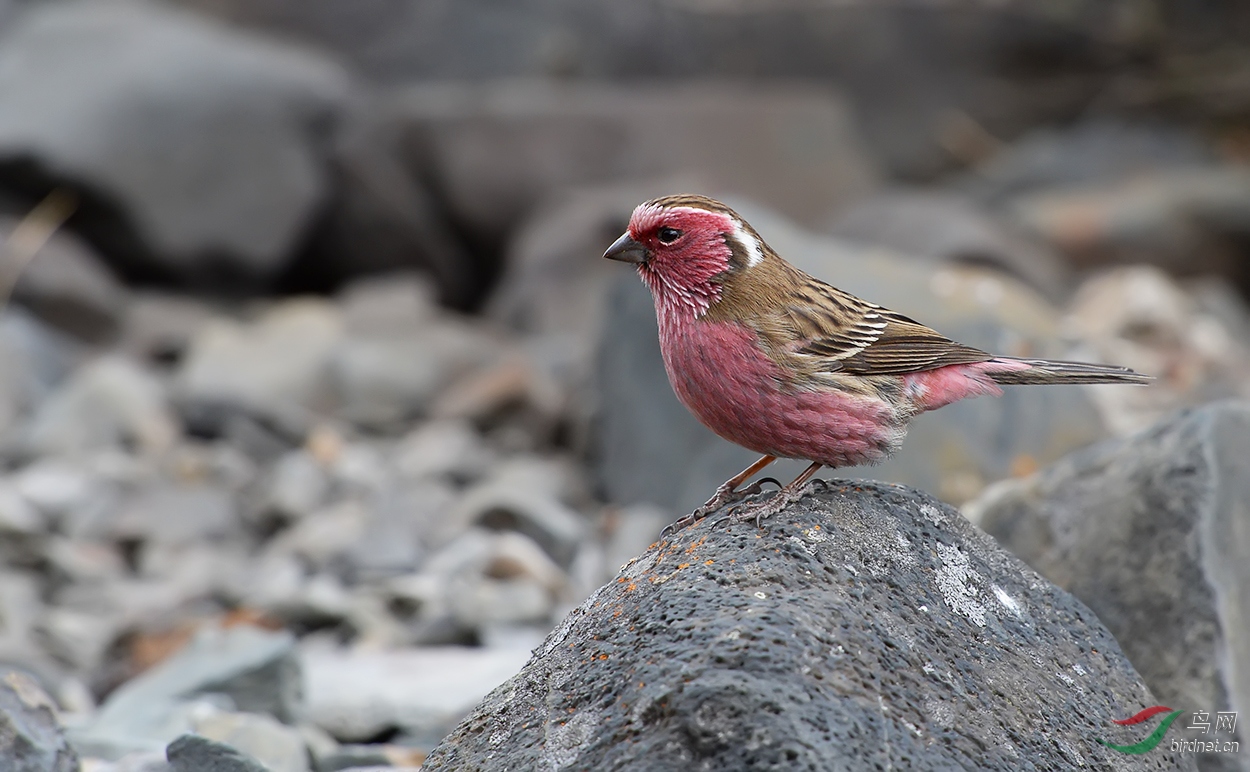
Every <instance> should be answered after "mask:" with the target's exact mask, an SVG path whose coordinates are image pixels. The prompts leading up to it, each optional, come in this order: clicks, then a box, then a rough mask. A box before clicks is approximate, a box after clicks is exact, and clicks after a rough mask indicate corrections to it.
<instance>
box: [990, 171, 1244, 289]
mask: <svg viewBox="0 0 1250 772" xmlns="http://www.w3.org/2000/svg"><path fill="white" fill-rule="evenodd" d="M1248 199H1250V172H1246V171H1243V170H1241V169H1237V168H1229V169H1223V168H1210V167H1190V168H1186V169H1176V170H1168V171H1156V172H1153V173H1148V174H1140V175H1137V176H1135V177H1132V178H1129V179H1124V180H1120V179H1116V180H1109V181H1107V182H1104V183H1102V184H1097V185H1089V184H1086V185H1082V186H1079V187H1073V188H1058V187H1057V188H1047V189H1042V190H1039V191H1037V192H1035V193H1033V194H1031V195H1022V196H1019V197H1017V198H1016V199H1014V200H1012V201H1011V202H1010V203H1009V204H1008V205H1007V206H1006V207H1005V208H1006V212H1007V214H1008V216H1010V217H1011V218H1012V219H1013V220H1014V221H1015V222H1016V223H1018V224H1019V225H1020V227H1022V228H1024V229H1025V230H1026V231H1028V232H1030V233H1032V234H1033V235H1035V236H1036V237H1037V238H1039V239H1041V240H1043V241H1045V242H1046V243H1048V244H1050V245H1052V246H1053V247H1054V248H1055V249H1057V250H1060V251H1062V252H1063V253H1064V254H1065V255H1066V256H1067V258H1068V259H1069V260H1070V261H1071V262H1072V263H1073V264H1075V265H1076V266H1078V267H1081V268H1089V267H1096V266H1102V265H1108V264H1124V263H1149V264H1151V265H1156V266H1159V267H1160V268H1163V269H1165V270H1167V271H1170V272H1173V273H1179V274H1187V275H1202V274H1218V275H1221V276H1224V277H1226V278H1228V279H1229V280H1231V281H1233V282H1235V283H1237V284H1238V285H1240V286H1241V288H1242V289H1243V291H1244V290H1245V289H1247V288H1250V273H1248V272H1247V271H1246V270H1245V267H1244V266H1245V259H1246V251H1245V247H1244V240H1245V234H1246V233H1247V232H1250V204H1247V200H1248Z"/></svg>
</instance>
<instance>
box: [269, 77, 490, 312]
mask: <svg viewBox="0 0 1250 772" xmlns="http://www.w3.org/2000/svg"><path fill="white" fill-rule="evenodd" d="M362 91H364V90H363V89H361V88H360V86H359V84H357V86H356V88H355V89H354V92H353V94H352V98H351V99H350V100H349V104H348V107H347V109H346V110H344V111H343V114H342V115H341V116H339V118H338V121H337V122H336V124H335V126H334V127H333V129H334V135H333V141H332V142H331V143H329V147H328V148H326V150H327V151H328V153H329V156H330V157H329V158H328V159H327V161H328V163H327V165H328V167H329V172H330V194H331V197H330V200H329V201H328V202H326V204H325V207H324V209H323V213H322V214H321V216H320V217H319V218H318V220H317V222H316V224H315V226H314V228H313V230H312V231H311V233H310V234H309V235H308V236H307V238H306V239H305V241H304V249H303V250H302V252H301V254H300V255H299V257H298V259H297V260H296V261H295V262H294V263H293V264H292V265H291V266H290V267H289V269H288V270H287V272H286V274H285V276H284V277H283V284H284V285H285V286H286V287H288V288H293V289H296V290H299V291H324V290H325V289H326V288H329V287H335V286H338V285H339V284H340V283H341V282H343V281H345V280H350V279H352V278H354V277H360V276H362V275H364V276H367V275H369V274H392V273H396V272H405V271H408V272H411V271H412V270H413V269H416V270H420V271H421V272H422V275H423V278H425V279H427V280H428V282H429V283H430V284H431V285H432V289H433V290H435V292H436V293H437V296H438V298H439V299H440V300H441V301H442V302H443V303H445V304H447V305H449V306H452V307H455V308H470V307H472V306H473V305H474V304H475V303H476V302H477V300H478V299H479V297H480V295H481V294H482V291H483V289H484V288H486V287H488V286H489V283H490V276H489V274H488V273H486V272H484V271H483V266H481V265H480V264H479V263H480V261H478V260H476V259H474V255H473V254H472V253H471V252H470V251H469V250H468V249H467V248H466V246H465V244H464V243H463V241H462V239H461V238H460V236H459V234H457V233H456V232H455V231H454V229H453V228H452V227H451V224H450V223H448V222H447V221H446V218H445V217H444V216H443V212H442V211H441V208H440V202H438V201H436V200H435V199H434V197H433V196H432V195H431V194H430V193H429V192H428V191H427V190H426V188H425V185H424V182H423V181H422V180H421V179H419V178H418V177H417V176H416V175H415V174H413V169H412V168H411V164H409V163H408V159H407V158H406V157H405V149H404V147H403V133H402V128H403V123H402V122H401V121H399V120H397V118H396V116H395V115H394V110H393V109H391V106H390V104H389V102H390V100H389V98H388V95H387V94H386V93H385V92H381V93H378V92H373V91H364V93H361V92H362Z"/></svg>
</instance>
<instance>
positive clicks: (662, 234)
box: [655, 228, 681, 244]
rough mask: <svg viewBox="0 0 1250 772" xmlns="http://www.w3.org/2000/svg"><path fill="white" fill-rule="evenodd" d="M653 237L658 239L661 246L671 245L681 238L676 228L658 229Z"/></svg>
mask: <svg viewBox="0 0 1250 772" xmlns="http://www.w3.org/2000/svg"><path fill="white" fill-rule="evenodd" d="M655 235H656V236H658V237H659V239H660V243H661V244H672V243H673V242H674V241H676V240H677V239H679V238H681V231H679V230H677V229H676V228H660V230H659V231H658V232H657V233H656V234H655Z"/></svg>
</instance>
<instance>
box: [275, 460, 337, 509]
mask: <svg viewBox="0 0 1250 772" xmlns="http://www.w3.org/2000/svg"><path fill="white" fill-rule="evenodd" d="M266 485H267V487H266V490H265V493H264V494H263V497H262V504H261V507H262V508H263V509H264V510H265V511H266V512H267V513H272V514H275V515H277V516H278V517H279V518H281V519H284V520H299V519H300V518H302V517H304V516H305V515H307V514H309V513H310V512H312V511H314V510H316V509H317V508H318V507H319V506H321V504H322V503H323V502H324V501H325V499H326V496H327V495H328V494H329V492H330V480H329V478H328V477H327V476H326V473H325V470H324V469H323V468H322V466H321V464H319V463H318V462H317V460H316V459H315V458H313V456H312V454H311V453H309V452H308V451H305V450H296V451H291V452H290V453H287V454H285V455H283V456H282V458H280V459H278V461H277V463H275V464H274V465H273V468H272V469H270V471H269V475H268V480H267V481H266Z"/></svg>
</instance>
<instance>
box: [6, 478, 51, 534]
mask: <svg viewBox="0 0 1250 772" xmlns="http://www.w3.org/2000/svg"><path fill="white" fill-rule="evenodd" d="M45 523H46V521H45V520H44V517H43V513H41V512H40V511H39V510H38V509H36V508H35V507H33V506H31V504H30V502H28V501H27V500H26V499H25V498H24V497H23V496H22V495H21V494H20V493H19V492H18V490H17V489H16V487H15V486H14V485H13V483H12V482H10V481H9V480H4V479H0V534H4V535H5V536H7V537H12V536H18V535H22V536H30V535H33V534H36V533H39V532H41V531H42V530H43V528H44V525H45Z"/></svg>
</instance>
